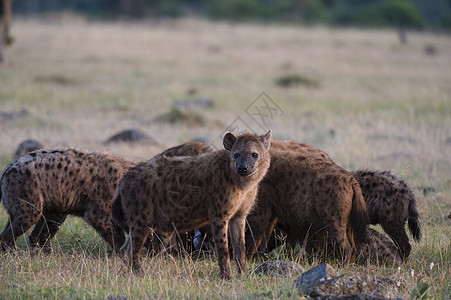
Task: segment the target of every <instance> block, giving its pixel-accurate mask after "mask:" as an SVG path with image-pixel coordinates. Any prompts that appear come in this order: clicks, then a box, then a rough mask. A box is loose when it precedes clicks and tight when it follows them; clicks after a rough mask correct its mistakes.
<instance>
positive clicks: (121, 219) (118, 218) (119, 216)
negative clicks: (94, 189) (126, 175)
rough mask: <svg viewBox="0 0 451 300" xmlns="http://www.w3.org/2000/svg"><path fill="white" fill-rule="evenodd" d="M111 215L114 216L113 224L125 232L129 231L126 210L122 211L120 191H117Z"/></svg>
mask: <svg viewBox="0 0 451 300" xmlns="http://www.w3.org/2000/svg"><path fill="white" fill-rule="evenodd" d="M111 213H112V215H113V223H115V224H117V225H119V226H121V227H122V229H124V231H128V228H127V226H126V224H125V215H124V210H123V209H122V197H121V192H120V190H119V189H116V192H115V193H114V196H113V204H112V206H111Z"/></svg>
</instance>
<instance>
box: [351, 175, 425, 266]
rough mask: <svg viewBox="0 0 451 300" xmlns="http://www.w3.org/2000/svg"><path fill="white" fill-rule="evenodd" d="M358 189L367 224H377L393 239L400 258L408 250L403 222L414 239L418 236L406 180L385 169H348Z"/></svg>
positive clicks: (417, 220)
mask: <svg viewBox="0 0 451 300" xmlns="http://www.w3.org/2000/svg"><path fill="white" fill-rule="evenodd" d="M352 174H353V175H354V177H355V178H356V179H357V181H358V182H359V184H360V187H361V188H362V192H363V196H364V197H365V201H366V203H367V207H368V214H369V216H370V224H381V226H382V228H383V229H384V231H385V232H386V233H387V234H388V235H389V236H390V237H391V238H392V239H393V241H394V242H395V244H396V245H397V246H398V248H399V253H400V254H401V257H403V258H404V259H405V258H407V257H408V256H409V254H410V251H411V248H412V247H411V245H410V243H409V237H408V235H407V232H406V230H405V226H406V222H407V223H408V225H409V229H410V232H411V233H412V236H413V238H414V239H415V240H417V241H419V240H420V238H421V229H420V223H419V216H418V211H417V208H416V201H415V195H414V193H413V192H412V190H411V189H410V188H409V186H408V185H407V183H406V182H405V181H403V180H402V179H400V178H398V177H396V176H395V175H393V174H392V173H390V172H388V171H372V170H359V171H355V172H352Z"/></svg>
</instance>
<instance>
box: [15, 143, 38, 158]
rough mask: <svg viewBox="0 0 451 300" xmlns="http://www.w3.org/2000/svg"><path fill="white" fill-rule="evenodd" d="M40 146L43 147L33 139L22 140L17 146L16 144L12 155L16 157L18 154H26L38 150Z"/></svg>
mask: <svg viewBox="0 0 451 300" xmlns="http://www.w3.org/2000/svg"><path fill="white" fill-rule="evenodd" d="M42 148H44V146H43V145H42V144H41V143H39V142H38V141H36V140H33V139H28V140H24V141H22V142H21V143H20V144H19V146H17V149H16V151H15V152H14V157H15V158H18V157H19V156H22V155H24V154H27V153H28V152H31V151H34V150H39V149H42Z"/></svg>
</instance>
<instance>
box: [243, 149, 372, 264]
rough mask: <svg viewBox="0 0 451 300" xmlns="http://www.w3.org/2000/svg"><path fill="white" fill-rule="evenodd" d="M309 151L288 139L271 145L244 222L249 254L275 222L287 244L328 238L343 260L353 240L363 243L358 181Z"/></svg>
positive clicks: (365, 216) (320, 154) (318, 153)
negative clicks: (284, 233)
mask: <svg viewBox="0 0 451 300" xmlns="http://www.w3.org/2000/svg"><path fill="white" fill-rule="evenodd" d="M285 145H288V146H287V147H285ZM315 149H316V148H314V149H313V147H309V146H308V145H306V144H302V143H297V142H293V141H286V142H281V141H277V142H276V141H274V148H273V147H271V151H270V155H271V166H270V168H269V169H268V172H267V174H266V176H265V178H264V179H263V180H262V182H261V184H260V188H259V192H258V196H257V199H258V202H257V205H256V206H255V209H254V210H253V211H252V212H251V213H250V214H249V215H248V218H247V220H248V223H249V227H250V229H249V230H248V231H247V233H246V247H247V254H248V255H249V256H252V255H253V254H254V253H255V251H256V249H257V248H258V247H259V245H260V243H261V242H262V240H264V243H266V239H267V237H268V234H269V233H270V232H272V229H273V228H274V226H275V224H276V222H278V221H279V222H282V223H283V224H285V225H286V229H287V242H288V243H289V244H291V245H293V244H295V243H296V242H299V241H309V240H314V239H317V238H318V237H324V236H328V241H330V242H332V244H333V245H335V246H338V248H339V249H340V250H341V251H342V253H343V254H344V258H346V260H349V258H350V257H351V254H352V253H353V252H354V251H355V242H356V241H357V242H359V241H363V240H364V239H365V236H366V231H367V223H368V214H367V209H366V204H365V201H364V199H363V195H362V191H361V189H360V186H359V184H358V182H357V181H356V180H355V178H354V177H353V176H352V175H351V174H350V173H349V172H347V171H346V170H344V169H343V168H341V167H339V166H338V165H336V164H334V163H333V162H332V161H331V160H330V158H329V157H328V156H327V154H325V153H324V152H322V151H321V150H319V151H315Z"/></svg>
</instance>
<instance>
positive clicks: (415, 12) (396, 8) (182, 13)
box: [13, 0, 451, 30]
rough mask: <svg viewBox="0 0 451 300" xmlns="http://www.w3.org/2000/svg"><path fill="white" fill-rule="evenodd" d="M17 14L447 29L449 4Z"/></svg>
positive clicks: (237, 3) (79, 3)
mask: <svg viewBox="0 0 451 300" xmlns="http://www.w3.org/2000/svg"><path fill="white" fill-rule="evenodd" d="M13 10H14V12H15V13H18V14H28V15H29V14H37V13H43V12H49V11H53V12H58V11H73V12H77V13H82V14H85V15H87V16H89V17H92V18H109V19H117V18H149V17H151V18H165V17H186V16H196V17H206V18H211V19H225V20H234V21H262V22H268V21H269V22H281V21H282V22H297V23H303V24H318V23H319V24H326V25H338V26H365V27H369V26H405V27H409V28H433V29H441V30H450V29H451V1H449V0H213V1H207V0H158V1H145V0H98V1H86V0H64V1H57V0H21V1H14V3H13Z"/></svg>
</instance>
